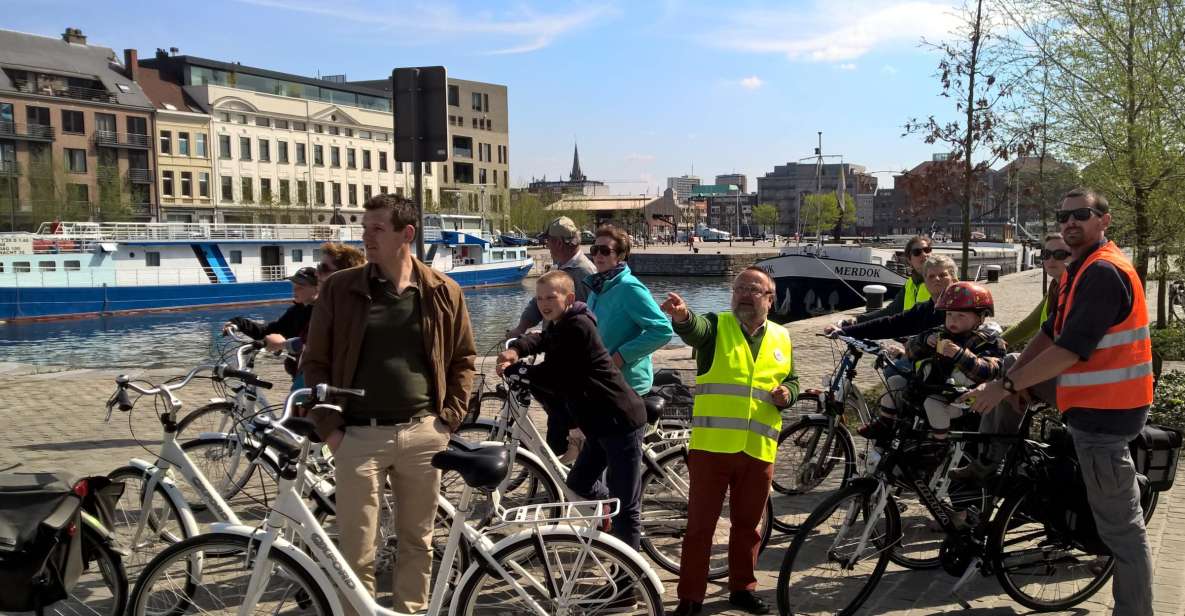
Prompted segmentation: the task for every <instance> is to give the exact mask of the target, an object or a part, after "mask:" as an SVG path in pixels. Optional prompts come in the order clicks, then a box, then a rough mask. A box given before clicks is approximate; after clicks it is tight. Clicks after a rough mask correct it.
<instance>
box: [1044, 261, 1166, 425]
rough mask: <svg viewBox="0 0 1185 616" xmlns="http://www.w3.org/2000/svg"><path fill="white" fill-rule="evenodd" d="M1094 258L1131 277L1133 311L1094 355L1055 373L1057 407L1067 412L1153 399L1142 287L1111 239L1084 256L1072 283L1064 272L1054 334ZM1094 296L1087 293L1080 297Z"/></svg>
mask: <svg viewBox="0 0 1185 616" xmlns="http://www.w3.org/2000/svg"><path fill="white" fill-rule="evenodd" d="M1095 261H1107V262H1108V263H1110V264H1111V265H1114V266H1115V269H1117V270H1119V271H1120V272H1121V273H1122V274H1123V275H1125V276H1127V278H1128V280H1129V281H1131V289H1132V310H1131V313H1130V314H1128V315H1127V318H1126V319H1124V320H1123V322H1121V323H1119V324H1117V325H1114V326H1112V327H1111V328H1110V329H1108V330H1107V333H1106V334H1105V335H1104V336H1103V338H1102V339H1101V340H1099V345H1098V346H1097V347H1095V350H1094V352H1093V353H1091V354H1090V359H1087V360H1086V361H1079V362H1078V363H1076V364H1074V365H1073V366H1071V367H1070V369H1069V370H1066V372H1065V373H1063V374H1062V375H1061V376H1059V377H1057V407H1058V408H1059V409H1061V411H1062V412H1063V413H1064V412H1066V410H1067V409H1071V408H1089V409H1114V410H1125V409H1134V408H1139V407H1143V406H1148V405H1150V404H1152V339H1151V338H1150V337H1149V335H1148V305H1147V303H1146V302H1145V300H1144V286H1143V285H1142V284H1140V277H1139V276H1138V275H1137V274H1136V270H1135V268H1134V267H1132V264H1131V261H1129V260H1128V259H1127V257H1126V256H1124V254H1123V253H1122V252H1120V250H1119V248H1118V247H1117V246H1115V242H1107V243H1106V244H1104V245H1102V246H1100V247H1099V248H1098V249H1097V250H1095V251H1094V252H1093V253H1091V254H1090V256H1088V257H1087V258H1086V261H1085V262H1084V263H1083V264H1082V267H1081V268H1079V270H1078V275H1077V276H1075V278H1074V284H1073V285H1072V286H1071V285H1068V284H1067V281H1068V279H1069V273H1068V272H1067V273H1064V274H1062V278H1061V285H1060V286H1061V289H1062V290H1061V292H1060V293H1059V294H1058V307H1057V315H1056V317H1055V319H1054V322H1053V333H1054V335H1055V336H1056V335H1059V334H1061V331H1062V326H1063V325H1064V324H1065V321H1066V315H1067V314H1069V312H1070V309H1071V308H1072V307H1073V305H1074V302H1075V300H1076V299H1077V297H1076V296H1077V291H1078V282H1079V281H1081V280H1082V275H1083V273H1085V272H1086V268H1088V267H1090V266H1091V264H1093V263H1094V262H1095ZM1092 299H1093V298H1090V297H1084V298H1082V301H1084V302H1090V301H1092Z"/></svg>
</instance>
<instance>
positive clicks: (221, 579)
mask: <svg viewBox="0 0 1185 616" xmlns="http://www.w3.org/2000/svg"><path fill="white" fill-rule="evenodd" d="M258 549H259V542H257V541H251V540H250V539H249V538H247V537H244V536H242V535H231V534H225V533H209V534H204V535H198V536H196V537H192V538H190V539H186V540H185V541H182V542H180V543H178V544H176V545H173V546H171V547H169V548H168V549H166V550H165V551H163V552H161V553H160V554H159V555H157V557H156V558H154V559H152V562H150V563H148V566H146V567H145V568H144V572H143V574H142V575H141V576H140V580H139V581H138V582H137V583H136V588H135V590H133V591H132V597H131V601H130V602H129V605H128V614H129V615H130V616H146V615H147V616H180V614H184V613H197V614H205V615H211V614H222V615H224V616H237V615H238V614H239V613H240V612H239V610H240V609H241V608H242V607H243V605H242V604H243V600H244V598H245V595H246V594H247V585H248V583H249V582H250V580H251V574H252V572H253V571H254V570H255V569H256V568H257V567H263V568H265V570H266V571H267V572H268V575H267V576H266V579H265V580H264V583H263V587H262V589H261V592H260V595H259V601H258V602H257V603H256V604H255V605H254V606H247V607H248V610H247V613H268V614H279V613H283V614H285V615H305V614H309V615H318V616H322V615H323V616H330V615H331V613H332V612H331V611H330V609H329V601H328V600H327V599H326V598H325V593H324V592H323V591H322V590H321V587H320V586H318V585H317V583H316V581H314V578H313V576H312V574H310V573H309V572H308V571H306V570H305V569H304V567H302V566H301V565H300V563H297V562H296V561H295V560H293V559H292V558H290V557H289V556H288V555H287V554H284V553H283V552H280V551H278V550H269V551H268V554H267V560H266V562H259V561H258V555H257V552H258Z"/></svg>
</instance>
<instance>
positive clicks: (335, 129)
mask: <svg viewBox="0 0 1185 616" xmlns="http://www.w3.org/2000/svg"><path fill="white" fill-rule="evenodd" d="M341 133H342V132H341V129H339V128H338V127H336V126H330V127H329V134H330V135H340V134H341Z"/></svg>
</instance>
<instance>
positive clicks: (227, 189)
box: [222, 175, 235, 203]
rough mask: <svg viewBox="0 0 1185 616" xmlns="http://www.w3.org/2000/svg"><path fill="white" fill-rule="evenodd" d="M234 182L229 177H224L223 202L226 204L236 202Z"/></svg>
mask: <svg viewBox="0 0 1185 616" xmlns="http://www.w3.org/2000/svg"><path fill="white" fill-rule="evenodd" d="M234 181H235V180H234V178H232V177H230V176H229V175H224V176H222V200H223V201H224V202H226V203H230V202H231V201H234V200H235V189H234Z"/></svg>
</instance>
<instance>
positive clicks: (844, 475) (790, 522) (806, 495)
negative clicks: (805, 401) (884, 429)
mask: <svg viewBox="0 0 1185 616" xmlns="http://www.w3.org/2000/svg"><path fill="white" fill-rule="evenodd" d="M829 426H830V424H829V422H828V420H827V419H824V418H803V419H800V420H799V421H798V422H796V423H794V424H793V425H791V426H789V427H786V428H783V429H782V432H781V434H779V435H778V455H777V458H776V459H775V460H774V480H773V485H772V487H773V491H772V492H771V493H770V500H771V502H772V503H773V511H774V519H773V526H774V528H775V529H777V530H778V531H779V532H782V533H794V532H796V531H797V529H798V527H799V526H800V525H801V524H802V523H803V522H804V521H805V520H806V518H807V517H808V516H809V515H810V513H811V511H812V510H813V509H814V508H815V507H816V506H818V504H819V503H821V502H822V501H823V500H824V499H825V498H827V497H828V496H830V495H831V494H834V493H835V492H836V491H838V490H841V489H843V488H844V487H846V486H847V485H848V484H849V483H850V482H851V480H852V476H853V475H854V474H855V471H856V447H855V444H854V443H853V442H852V435H851V433H849V432H848V430H847V428H845V427H844V426H843V424H842V423H838V422H837V423H836V424H835V433H834V435H833V438H832V442H831V452H830V453H829V454H825V453H824V452H822V448H823V444H824V443H826V440H827V432H826V431H827V430H828V427H829ZM816 438H817V440H815V439H816ZM812 440H815V446H816V449H815V451H814V452H813V453H812V454H811V455H810V457H811V458H812V459H810V460H807V459H806V457H807V456H806V452H805V450H804V449H805V448H806V447H807V444H808V443H810V442H811V441H812ZM820 460H822V461H820Z"/></svg>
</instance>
